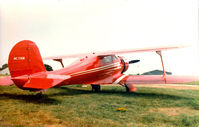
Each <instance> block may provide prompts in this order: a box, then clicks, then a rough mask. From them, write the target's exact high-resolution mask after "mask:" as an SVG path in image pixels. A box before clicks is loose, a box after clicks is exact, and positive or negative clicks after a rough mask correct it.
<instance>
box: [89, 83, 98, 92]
mask: <svg viewBox="0 0 199 127" xmlns="http://www.w3.org/2000/svg"><path fill="white" fill-rule="evenodd" d="M91 86H92V91H93V92H100V85H94V84H91Z"/></svg>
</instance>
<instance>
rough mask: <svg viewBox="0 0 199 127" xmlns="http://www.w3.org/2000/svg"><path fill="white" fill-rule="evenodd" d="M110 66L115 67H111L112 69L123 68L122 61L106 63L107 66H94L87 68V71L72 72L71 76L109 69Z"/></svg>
mask: <svg viewBox="0 0 199 127" xmlns="http://www.w3.org/2000/svg"><path fill="white" fill-rule="evenodd" d="M113 67H114V68H113ZM109 68H113V69H110V70H116V69H120V68H121V66H120V62H117V63H113V64H109V65H105V66H101V67H97V68H93V69H90V70H85V71H80V72H76V73H72V74H70V75H71V76H79V75H83V74H88V73H92V72H97V71H102V70H105V69H109Z"/></svg>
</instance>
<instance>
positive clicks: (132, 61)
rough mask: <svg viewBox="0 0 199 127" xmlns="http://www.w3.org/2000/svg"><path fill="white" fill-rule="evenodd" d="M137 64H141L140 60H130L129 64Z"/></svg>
mask: <svg viewBox="0 0 199 127" xmlns="http://www.w3.org/2000/svg"><path fill="white" fill-rule="evenodd" d="M137 62H140V60H130V61H129V64H133V63H137Z"/></svg>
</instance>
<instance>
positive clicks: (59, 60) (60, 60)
mask: <svg viewBox="0 0 199 127" xmlns="http://www.w3.org/2000/svg"><path fill="white" fill-rule="evenodd" d="M53 60H54V61H58V62H60V63H61V65H62V67H63V68H64V64H63V61H62V59H53Z"/></svg>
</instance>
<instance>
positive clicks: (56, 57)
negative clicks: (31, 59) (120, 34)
mask: <svg viewBox="0 0 199 127" xmlns="http://www.w3.org/2000/svg"><path fill="white" fill-rule="evenodd" d="M183 47H186V46H184V45H180V46H166V47H151V48H140V49H125V50H110V51H103V52H95V53H82V54H71V55H62V56H53V57H44V58H43V59H44V60H48V59H62V58H74V57H79V58H81V57H84V56H89V55H93V54H95V55H113V54H127V53H135V52H149V51H162V50H168V49H176V48H183Z"/></svg>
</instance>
